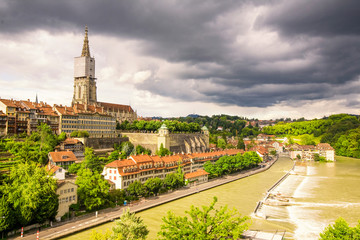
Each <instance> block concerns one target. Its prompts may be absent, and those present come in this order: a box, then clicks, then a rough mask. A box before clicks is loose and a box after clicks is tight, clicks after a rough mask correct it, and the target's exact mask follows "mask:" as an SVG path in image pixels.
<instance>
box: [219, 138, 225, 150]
mask: <svg viewBox="0 0 360 240" xmlns="http://www.w3.org/2000/svg"><path fill="white" fill-rule="evenodd" d="M217 147H218V148H222V149H225V147H226V142H225V140H224V139H223V138H219V139H218V140H217Z"/></svg>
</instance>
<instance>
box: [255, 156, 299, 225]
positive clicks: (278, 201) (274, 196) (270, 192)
mask: <svg viewBox="0 0 360 240" xmlns="http://www.w3.org/2000/svg"><path fill="white" fill-rule="evenodd" d="M295 164H296V162H294V165H293V167H292V168H291V169H290V170H289V171H288V172H287V173H286V174H285V175H284V176H282V178H280V179H279V180H278V181H277V182H276V183H274V185H272V186H271V187H270V188H269V189H268V190H267V192H266V195H265V197H264V199H263V200H262V201H260V202H258V204H257V205H256V208H255V210H254V214H255V216H258V217H263V218H265V219H266V216H262V215H261V216H259V214H258V211H259V210H260V209H261V207H262V205H263V204H268V203H269V202H267V201H268V200H269V199H270V198H271V199H275V200H276V204H277V205H282V206H286V205H287V204H288V203H287V202H288V199H287V197H286V196H282V195H281V194H274V193H273V190H274V189H275V188H276V187H277V186H279V184H280V183H282V182H283V181H284V180H285V179H286V178H287V177H288V176H289V175H290V174H291V172H292V171H293V170H294V168H295ZM273 204H274V205H275V202H274V203H273Z"/></svg>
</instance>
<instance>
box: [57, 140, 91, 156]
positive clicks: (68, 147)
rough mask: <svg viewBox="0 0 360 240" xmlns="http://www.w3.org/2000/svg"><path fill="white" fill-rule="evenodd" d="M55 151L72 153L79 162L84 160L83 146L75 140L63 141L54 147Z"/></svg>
mask: <svg viewBox="0 0 360 240" xmlns="http://www.w3.org/2000/svg"><path fill="white" fill-rule="evenodd" d="M56 149H58V150H59V151H72V152H73V153H74V155H75V156H76V158H77V159H78V160H79V161H81V160H83V159H84V149H85V148H84V144H83V143H82V142H81V141H80V140H78V139H76V138H67V139H65V140H64V141H62V142H61V143H60V144H59V145H58V146H56Z"/></svg>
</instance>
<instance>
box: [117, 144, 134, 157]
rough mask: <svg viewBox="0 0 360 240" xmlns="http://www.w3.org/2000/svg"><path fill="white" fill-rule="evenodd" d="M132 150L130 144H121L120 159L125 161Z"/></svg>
mask: <svg viewBox="0 0 360 240" xmlns="http://www.w3.org/2000/svg"><path fill="white" fill-rule="evenodd" d="M133 150H134V145H133V144H132V143H131V142H122V143H121V154H120V159H126V158H127V157H128V156H130V154H131V153H132V152H133Z"/></svg>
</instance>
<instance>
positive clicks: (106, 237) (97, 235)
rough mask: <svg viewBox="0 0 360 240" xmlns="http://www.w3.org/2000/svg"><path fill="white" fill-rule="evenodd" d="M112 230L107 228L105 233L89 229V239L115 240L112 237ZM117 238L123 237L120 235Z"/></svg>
mask: <svg viewBox="0 0 360 240" xmlns="http://www.w3.org/2000/svg"><path fill="white" fill-rule="evenodd" d="M112 234H113V233H112V232H111V231H110V230H109V229H108V228H107V229H106V231H105V233H104V234H102V233H101V232H97V231H95V230H92V231H91V235H90V240H115V239H113V238H112ZM117 239H119V240H121V239H123V238H122V237H121V236H119V237H118V238H117Z"/></svg>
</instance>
